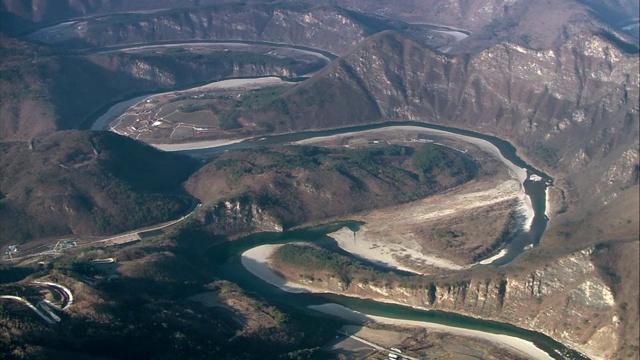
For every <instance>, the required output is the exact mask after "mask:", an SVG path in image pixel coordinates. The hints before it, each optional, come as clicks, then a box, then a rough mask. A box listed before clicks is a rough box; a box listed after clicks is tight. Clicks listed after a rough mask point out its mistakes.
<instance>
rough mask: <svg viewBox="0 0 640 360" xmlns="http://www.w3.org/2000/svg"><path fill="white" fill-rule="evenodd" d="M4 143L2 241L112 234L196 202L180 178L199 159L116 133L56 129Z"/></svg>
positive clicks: (0, 212) (165, 217)
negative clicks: (39, 136) (41, 135)
mask: <svg viewBox="0 0 640 360" xmlns="http://www.w3.org/2000/svg"><path fill="white" fill-rule="evenodd" d="M30 147H31V149H30ZM1 148H2V156H1V157H0V165H1V166H0V175H1V177H0V178H1V179H2V182H1V183H0V192H1V195H2V198H1V200H0V204H1V206H0V222H1V226H0V228H2V232H1V233H0V234H1V238H0V241H1V242H2V244H3V245H6V244H7V243H8V242H11V243H17V244H21V243H24V242H27V241H30V240H33V239H37V238H41V237H52V236H62V235H72V236H90V235H106V234H113V233H117V232H121V231H125V230H129V229H134V228H138V227H142V226H145V225H152V224H156V223H159V222H162V221H168V220H171V219H174V218H178V217H180V216H181V215H183V214H184V213H186V212H187V210H188V209H189V208H190V207H191V206H192V205H193V201H192V199H191V198H190V197H189V196H187V195H186V194H185V193H184V192H183V191H182V190H181V183H182V182H183V181H184V180H186V179H187V177H188V176H189V175H190V174H191V173H192V172H193V171H195V169H196V167H197V162H195V161H194V160H192V159H190V158H187V157H184V156H180V155H175V154H170V153H163V152H160V151H158V150H156V149H154V148H152V147H150V146H147V145H144V144H142V143H139V142H136V141H134V140H131V139H128V138H125V137H121V136H118V135H115V134H112V133H108V132H99V133H96V132H73V131H71V132H57V133H55V134H52V135H50V136H48V137H46V138H43V139H39V140H35V141H32V142H31V144H29V143H26V142H12V143H10V142H3V143H2V146H1ZM9 245H10V244H9Z"/></svg>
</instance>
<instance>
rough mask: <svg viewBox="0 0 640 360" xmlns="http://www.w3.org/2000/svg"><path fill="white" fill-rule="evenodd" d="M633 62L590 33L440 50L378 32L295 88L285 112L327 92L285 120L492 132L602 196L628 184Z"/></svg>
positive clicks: (634, 138) (632, 150) (635, 80)
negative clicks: (533, 45) (400, 123)
mask: <svg viewBox="0 0 640 360" xmlns="http://www.w3.org/2000/svg"><path fill="white" fill-rule="evenodd" d="M638 66H639V63H638V57H637V55H636V54H628V53H625V52H624V51H622V50H621V49H620V48H619V47H618V46H617V45H616V44H615V43H612V42H611V41H609V40H607V39H605V38H603V37H600V36H598V35H591V34H581V35H579V36H575V37H573V38H571V39H570V40H569V41H567V42H566V43H564V44H563V45H561V46H558V47H556V48H552V49H548V50H544V51H535V50H531V49H527V48H524V47H521V46H518V45H515V44H512V43H503V44H499V45H496V46H494V47H491V48H489V49H487V50H484V51H482V52H480V53H477V54H473V55H465V56H445V55H442V54H438V53H435V52H433V51H431V50H428V49H426V48H425V47H424V46H421V45H420V44H417V43H416V42H414V41H412V40H409V39H407V38H405V37H403V36H401V35H400V34H397V33H394V32H386V33H381V34H377V35H375V36H373V37H371V38H369V39H367V40H366V41H365V42H364V43H363V44H362V45H361V46H359V47H358V48H357V49H355V50H354V51H352V52H351V53H349V54H347V55H345V56H344V57H343V58H342V59H340V60H337V61H334V62H333V63H332V64H330V66H329V67H327V68H325V69H324V70H323V71H322V72H321V73H320V74H318V75H316V77H315V78H313V79H311V80H310V81H309V82H307V83H304V84H301V85H299V86H298V88H297V90H295V91H291V92H290V93H289V98H288V100H289V101H290V104H291V106H290V109H294V110H295V109H296V106H295V104H298V103H300V104H302V103H305V99H310V98H311V99H320V98H322V95H323V94H324V96H325V97H326V93H327V91H333V92H334V93H335V94H336V95H337V96H335V97H333V99H334V100H332V101H330V102H326V103H320V102H317V101H316V102H315V103H312V106H306V107H304V108H305V111H306V113H312V114H315V115H316V116H314V118H315V119H321V120H316V121H306V122H302V121H296V119H294V120H293V123H292V126H293V127H294V128H299V127H302V126H308V127H321V126H323V122H327V123H328V125H330V126H340V125H342V126H344V125H348V124H356V123H366V122H371V121H376V120H394V119H398V120H406V119H410V120H415V121H428V122H431V123H439V124H442V125H450V126H454V127H461V128H467V129H470V130H475V131H479V132H483V133H490V134H494V135H497V136H499V137H502V138H506V139H508V140H509V141H511V142H512V143H514V144H515V145H516V146H517V147H518V148H520V149H522V150H524V155H523V156H524V157H525V158H527V159H528V160H529V162H531V163H533V164H534V165H536V166H537V167H541V168H543V169H546V170H547V171H549V172H551V173H552V174H554V173H555V171H554V170H555V169H565V170H566V171H563V172H564V175H565V176H566V175H569V177H570V178H569V179H566V181H567V182H569V183H571V186H575V187H577V188H579V189H588V188H592V187H595V188H596V189H597V192H598V194H599V199H606V198H607V196H609V197H610V196H614V197H615V196H616V193H617V192H618V190H619V189H620V188H624V187H628V186H631V185H633V184H634V183H636V182H637V176H636V175H635V174H636V173H637V170H634V169H637V166H636V165H635V164H636V163H637V158H636V157H635V156H636V154H637V148H638V115H639V107H638V101H639V92H638V89H639V76H638V72H637V69H638ZM327 89H332V90H327ZM307 103H309V102H307ZM349 104H358V111H357V112H355V111H354V110H353V107H351V106H349ZM300 108H301V109H302V107H300ZM342 109H344V112H343V111H342ZM300 116H302V115H300ZM594 163H597V164H598V166H593V164H594ZM602 174H605V175H602ZM554 175H556V174H554ZM617 189H618V190H617ZM565 190H566V189H565ZM585 194H586V193H585V192H582V191H576V192H573V193H570V194H568V195H569V196H571V197H573V198H574V199H575V197H580V196H585ZM604 194H606V195H605V196H603V195H604ZM587 197H588V198H589V199H593V198H592V197H590V195H589V196H587Z"/></svg>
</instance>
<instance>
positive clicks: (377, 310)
mask: <svg viewBox="0 0 640 360" xmlns="http://www.w3.org/2000/svg"><path fill="white" fill-rule="evenodd" d="M164 91H166V90H164ZM140 100H141V98H140V97H136V98H134V99H129V100H126V101H123V102H121V103H118V104H116V105H114V106H113V107H111V108H110V109H109V110H108V111H107V113H106V114H105V116H104V117H100V118H101V119H105V118H110V117H113V116H114V115H115V116H117V115H118V114H117V113H118V112H119V111H120V112H122V111H124V110H125V109H126V108H128V107H129V106H131V105H132V103H135V102H136V101H140ZM102 121H103V122H102V123H96V124H95V125H94V127H93V128H94V129H97V128H103V127H104V126H105V125H106V123H105V122H104V120H102ZM397 126H411V127H417V128H421V129H424V131H425V132H428V131H432V132H437V133H439V134H440V135H450V136H455V137H456V138H458V139H462V140H465V141H470V142H477V141H483V142H487V143H489V144H490V145H491V146H492V147H493V149H495V150H494V151H490V152H491V153H492V155H494V156H496V157H497V158H499V159H501V160H502V161H503V163H505V165H507V166H508V167H509V168H510V169H511V170H512V171H513V172H515V173H516V175H517V177H518V179H519V180H520V181H521V183H522V184H523V188H524V190H525V192H526V194H527V195H528V196H529V198H530V199H531V205H532V207H533V211H534V217H533V221H532V223H531V225H530V228H529V231H527V232H523V233H522V234H520V235H519V236H516V237H515V238H514V239H512V240H511V242H510V243H509V244H508V246H507V247H506V255H504V256H501V257H499V258H498V259H497V260H495V261H493V262H492V264H493V265H504V264H506V263H508V262H510V261H512V260H513V259H515V258H516V257H517V256H518V255H520V254H521V253H522V252H523V251H525V250H526V248H527V247H528V246H530V245H531V244H533V245H537V244H538V243H539V241H540V238H541V236H542V234H543V232H544V230H545V228H546V224H547V217H546V215H545V196H546V186H548V185H550V184H552V183H553V179H552V178H551V177H549V176H548V175H547V174H545V173H543V172H541V171H540V170H538V169H535V168H534V167H532V166H530V165H529V164H527V163H526V162H525V161H524V160H522V159H521V158H520V157H518V156H517V153H516V149H515V148H514V147H513V146H512V145H511V144H510V143H508V142H507V141H505V140H502V139H499V138H497V137H494V136H490V135H485V134H481V133H477V132H473V131H468V130H461V129H456V128H451V127H445V126H440V125H433V124H427V123H418V122H410V121H405V122H386V123H378V124H370V125H363V126H354V127H346V128H340V129H332V130H320V131H302V132H295V133H288V134H280V135H272V136H266V137H260V138H251V139H246V140H242V141H236V142H233V143H227V144H224V145H217V146H213V147H209V148H198V146H197V144H194V146H193V149H190V150H180V151H179V152H181V153H184V154H188V155H190V156H193V157H196V158H201V159H209V158H212V157H215V156H217V155H219V154H220V153H222V152H224V151H228V150H234V149H250V148H257V147H262V146H268V145H275V144H288V143H292V142H295V141H300V140H305V139H313V138H318V137H325V136H331V135H339V134H346V133H358V132H364V131H369V130H374V129H385V128H391V127H397ZM485 149H486V147H485ZM531 175H537V176H538V177H540V178H541V179H542V180H541V181H532V180H530V177H531ZM344 226H348V227H351V228H354V229H355V228H357V227H358V226H359V224H358V223H357V222H353V221H344V222H338V223H332V224H326V225H322V226H317V227H313V228H307V229H301V230H295V231H286V232H283V233H270V232H263V233H256V234H252V235H249V236H246V237H244V238H242V239H239V240H236V241H232V242H225V243H222V244H218V245H216V246H214V247H212V248H211V249H210V250H209V251H208V255H209V257H210V258H211V259H212V260H213V262H214V263H216V264H219V266H217V267H216V268H215V269H212V271H214V272H215V275H217V276H218V277H220V278H223V279H226V280H229V281H232V282H234V283H236V284H238V285H239V286H241V287H242V288H244V289H247V290H250V291H253V292H256V293H258V294H260V295H261V296H264V297H265V298H267V299H270V300H271V301H274V302H276V303H278V304H280V305H281V306H284V307H287V308H290V309H293V310H295V311H298V312H314V310H311V308H310V307H317V306H324V305H326V304H327V303H330V304H339V305H342V306H345V307H347V308H349V309H352V310H356V311H359V312H362V313H365V314H370V315H374V316H381V317H387V318H395V319H402V320H414V321H422V322H429V323H437V324H442V325H448V326H452V327H457V328H464V329H473V330H478V331H482V332H485V333H491V334H505V335H509V336H515V337H518V338H521V339H524V340H527V341H530V342H533V343H534V344H535V346H536V347H538V348H539V349H542V350H543V351H545V352H546V353H548V354H549V355H550V356H551V357H552V358H555V359H563V358H565V357H564V356H567V357H568V358H572V359H585V357H584V356H583V355H582V354H580V353H579V352H576V351H574V350H571V349H569V348H567V347H565V346H564V345H562V344H560V343H558V342H557V341H555V340H553V339H552V338H550V337H548V336H546V335H543V334H541V333H538V332H534V331H529V330H525V329H522V328H518V327H516V326H513V325H509V324H506V323H500V322H495V321H489V320H481V319H476V318H471V317H467V316H462V315H458V314H454V313H448V312H442V311H424V310H418V309H413V308H410V307H406V306H401V305H395V304H387V303H379V302H376V301H373V300H365V299H356V298H350V297H345V296H340V295H335V294H317V293H314V294H311V293H290V292H285V291H283V290H281V289H279V288H277V287H275V286H272V285H270V284H267V283H266V282H264V281H263V280H261V279H259V278H258V277H256V276H254V275H253V274H251V273H250V272H249V271H248V270H247V269H246V268H245V267H244V266H243V265H242V263H241V260H240V258H241V254H242V253H243V252H244V251H246V250H248V249H251V248H253V247H256V246H260V245H265V244H284V243H288V242H292V241H307V242H322V241H328V240H327V239H328V237H327V235H326V234H328V233H331V232H334V231H337V230H339V229H341V228H342V227H344ZM314 313H315V312H314ZM560 354H564V356H561V355H560Z"/></svg>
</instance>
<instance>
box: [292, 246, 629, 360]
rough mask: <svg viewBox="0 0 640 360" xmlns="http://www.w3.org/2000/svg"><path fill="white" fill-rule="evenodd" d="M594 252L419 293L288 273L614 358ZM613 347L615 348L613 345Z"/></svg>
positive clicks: (610, 309) (616, 327)
mask: <svg viewBox="0 0 640 360" xmlns="http://www.w3.org/2000/svg"><path fill="white" fill-rule="evenodd" d="M596 253H597V250H595V249H594V248H591V249H587V250H584V251H580V252H575V253H572V254H569V255H567V256H564V257H560V258H558V259H556V260H554V261H551V262H548V263H547V264H546V265H544V266H542V267H539V268H537V269H536V270H533V271H530V272H521V273H517V274H514V275H509V276H504V277H495V276H494V277H491V276H489V277H486V278H477V277H476V278H468V279H466V280H459V281H456V282H453V283H445V282H442V281H439V280H435V281H434V282H433V283H432V285H430V286H425V287H424V288H420V289H417V288H405V287H400V286H398V285H392V284H383V283H379V284H377V283H373V282H367V283H362V282H357V281H355V280H354V281H353V282H351V283H349V284H347V283H344V282H342V281H341V280H340V277H329V278H325V279H322V280H320V281H319V280H318V279H315V281H314V280H310V279H314V278H313V277H309V276H306V277H305V276H300V275H298V274H289V275H288V276H290V277H291V279H296V280H295V281H300V280H299V279H301V278H302V279H306V280H305V284H306V285H307V286H311V287H314V288H321V289H323V290H326V291H331V292H336V293H342V294H346V295H352V296H359V297H367V298H373V299H377V300H381V301H391V302H397V303H401V304H404V305H409V306H413V307H419V308H423V309H433V310H444V311H452V312H456V313H461V314H465V315H469V316H474V317H481V318H484V319H493V320H497V321H504V322H509V323H511V324H514V325H517V326H520V327H523V328H527V329H531V330H535V331H538V332H542V333H545V334H547V335H549V336H551V337H553V338H554V339H557V340H558V341H560V342H562V343H564V344H568V345H570V346H571V347H574V348H576V349H578V350H579V351H581V352H584V353H585V354H587V355H588V356H589V357H592V358H594V359H603V358H614V357H616V356H619V355H620V354H617V351H618V350H619V348H617V346H620V343H619V340H620V333H621V330H622V328H623V326H621V323H622V319H621V316H620V314H619V308H618V306H616V297H615V296H614V293H613V291H612V289H611V287H610V286H608V285H607V284H606V282H605V281H604V280H602V274H601V272H600V270H599V268H598V267H597V266H596V265H595V262H594V256H597V255H596ZM612 344H617V346H613V345H612Z"/></svg>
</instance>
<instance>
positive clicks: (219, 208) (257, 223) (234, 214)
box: [202, 200, 283, 234]
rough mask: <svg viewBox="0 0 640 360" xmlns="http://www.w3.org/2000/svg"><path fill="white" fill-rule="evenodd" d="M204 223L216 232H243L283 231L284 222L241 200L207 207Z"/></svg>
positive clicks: (203, 216)
mask: <svg viewBox="0 0 640 360" xmlns="http://www.w3.org/2000/svg"><path fill="white" fill-rule="evenodd" d="M202 218H203V224H204V225H205V226H207V227H210V228H211V229H212V232H213V233H216V234H242V233H249V232H252V231H256V230H257V231H276V232H279V231H282V230H283V229H282V228H283V226H282V224H281V223H280V222H279V221H278V220H277V219H275V218H274V217H273V216H271V215H270V214H269V212H268V211H265V210H263V209H262V208H260V207H259V206H258V205H256V204H252V203H250V202H242V201H239V200H234V201H224V202H222V203H220V204H218V205H215V206H212V207H211V208H209V209H207V210H206V211H205V213H204V214H203V215H202Z"/></svg>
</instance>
